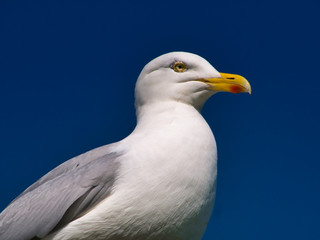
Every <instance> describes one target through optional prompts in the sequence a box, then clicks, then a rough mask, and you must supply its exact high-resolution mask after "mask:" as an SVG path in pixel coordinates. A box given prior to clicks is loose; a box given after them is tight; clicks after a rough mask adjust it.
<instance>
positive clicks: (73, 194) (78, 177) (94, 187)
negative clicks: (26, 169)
mask: <svg viewBox="0 0 320 240" xmlns="http://www.w3.org/2000/svg"><path fill="white" fill-rule="evenodd" d="M99 150H100V149H96V150H93V151H91V153H90V152H88V153H86V154H84V155H80V156H79V157H77V158H73V159H70V160H69V161H67V162H65V163H63V164H61V165H60V166H58V167H57V168H55V169H54V170H52V171H51V172H49V173H48V174H46V175H45V176H44V177H42V178H41V179H39V180H38V181H37V182H35V183H34V184H33V185H31V186H30V187H29V188H28V189H26V190H25V191H24V192H23V193H22V194H21V195H20V196H18V197H17V198H16V199H15V200H14V201H13V202H12V203H11V204H10V205H9V206H8V207H7V208H6V209H5V210H4V211H3V212H2V213H1V214H0V239H6V240H18V239H19V240H29V239H32V238H42V237H44V236H46V235H47V234H49V233H50V232H52V231H54V230H57V229H59V228H61V227H63V226H64V225H65V224H67V223H69V222H71V221H73V220H75V219H76V218H78V217H80V216H81V215H82V214H84V213H85V211H87V210H88V209H90V208H91V207H93V206H94V205H96V204H97V203H98V202H100V201H101V200H103V199H105V198H106V197H107V196H108V195H109V194H110V192H111V190H112V186H113V184H114V181H115V178H116V174H117V170H118V168H119V164H120V163H119V161H118V157H119V156H120V155H121V154H119V153H115V152H110V151H109V152H108V151H106V152H104V155H102V156H99V157H97V158H95V157H96V156H97V154H94V153H93V154H92V152H94V151H99ZM101 150H102V149H101ZM98 155H99V154H98Z"/></svg>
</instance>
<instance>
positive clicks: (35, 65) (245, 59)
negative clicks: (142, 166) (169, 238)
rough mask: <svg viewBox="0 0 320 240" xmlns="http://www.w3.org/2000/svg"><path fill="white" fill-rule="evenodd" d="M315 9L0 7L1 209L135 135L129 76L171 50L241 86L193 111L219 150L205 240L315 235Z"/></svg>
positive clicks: (252, 4)
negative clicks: (51, 175)
mask: <svg viewBox="0 0 320 240" xmlns="http://www.w3.org/2000/svg"><path fill="white" fill-rule="evenodd" d="M318 9H319V6H318V5H316V1H311V0H306V1H303V2H298V1H275V0H271V1H253V0H252V1H232V0H229V1H192V2H191V1H175V2H174V1H161V2H160V1H159V2H152V1H145V2H143V1H140V2H136V1H114V2H112V3H111V1H88V0H87V1H14V0H12V1H1V2H0V81H1V85H0V109H1V111H0V132H1V134H0V152H1V157H0V169H1V174H0V194H1V195H0V196H1V198H0V199H1V201H0V209H3V208H5V207H6V206H7V205H8V204H9V202H10V201H11V200H12V199H13V198H15V197H16V196H17V195H18V194H19V193H21V192H22V191H23V190H24V189H25V188H27V187H28V186H29V185H30V184H32V183H33V182H34V181H36V180H37V179H38V178H39V177H41V176H42V175H44V174H45V173H47V172H48V171H49V170H51V169H52V168H54V167H55V166H57V165H59V164H60V163H62V162H64V161H66V160H68V159H69V158H71V157H73V156H76V155H78V154H81V153H83V152H85V151H88V150H90V149H92V148H95V147H98V146H101V145H104V144H107V143H111V142H114V141H117V140H120V139H122V138H124V137H125V136H127V135H128V134H129V133H130V132H131V131H132V130H133V128H134V126H135V111H134V106H133V99H134V96H133V93H134V85H135V81H136V78H137V76H138V75H139V73H140V71H141V69H142V67H143V66H144V65H145V64H146V63H147V62H149V61H150V60H151V59H153V58H155V57H157V56H159V55H161V54H163V53H167V52H170V51H188V52H193V53H196V54H198V55H200V56H202V57H204V58H206V59H207V60H208V61H209V62H210V63H212V65H213V66H214V67H215V68H216V69H217V70H219V71H221V72H229V73H237V74H241V75H243V76H245V77H246V78H247V79H248V80H249V81H250V83H251V86H252V95H251V96H250V95H247V94H238V95H233V94H230V93H219V94H217V95H215V96H213V97H212V98H211V99H210V100H209V101H208V102H207V104H206V105H205V107H204V109H203V115H204V116H205V118H206V120H207V121H208V123H209V124H210V126H211V127H212V130H213V132H214V134H215V137H216V140H217V145H218V154H219V163H218V168H219V175H218V190H217V199H216V204H215V209H214V212H213V215H212V218H211V221H210V224H209V226H208V229H207V232H206V235H205V237H204V239H205V240H209V239H217V240H227V239H232V240H233V239H246V240H250V239H252V240H256V239H261V240H263V239H268V240H269V239H291V240H294V239H320V230H319V223H320V220H319V215H320V206H319V202H320V191H319V184H320V174H319V169H320V161H319V160H320V158H319V153H320V149H319V143H320V141H319V133H320V131H319V122H320V111H319V89H320V79H319V55H320V50H319V49H320V48H319V42H320V38H319V33H318V32H319V15H318Z"/></svg>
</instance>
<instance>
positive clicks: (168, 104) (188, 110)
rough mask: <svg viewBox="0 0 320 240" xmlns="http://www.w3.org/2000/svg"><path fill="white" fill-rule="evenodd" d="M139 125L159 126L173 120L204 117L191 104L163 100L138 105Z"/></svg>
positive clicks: (183, 120) (146, 126) (138, 126)
mask: <svg viewBox="0 0 320 240" xmlns="http://www.w3.org/2000/svg"><path fill="white" fill-rule="evenodd" d="M136 115H137V127H136V129H135V130H138V129H140V128H141V127H143V128H157V127H162V126H163V125H168V124H171V123H172V122H177V121H178V122H179V121H181V122H184V123H186V122H188V120H189V121H192V120H194V118H201V119H203V117H202V115H201V113H200V111H199V110H198V109H196V108H195V107H193V106H192V105H190V104H186V103H183V102H177V101H163V102H154V103H149V104H144V105H142V106H137V107H136Z"/></svg>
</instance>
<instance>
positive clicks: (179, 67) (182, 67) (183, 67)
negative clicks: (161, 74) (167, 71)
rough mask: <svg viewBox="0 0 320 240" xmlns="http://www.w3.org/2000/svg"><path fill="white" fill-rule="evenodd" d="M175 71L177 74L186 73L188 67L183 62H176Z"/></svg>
mask: <svg viewBox="0 0 320 240" xmlns="http://www.w3.org/2000/svg"><path fill="white" fill-rule="evenodd" d="M173 70H174V71H176V72H184V71H185V70H187V66H186V65H185V64H184V63H183V62H176V63H174V65H173Z"/></svg>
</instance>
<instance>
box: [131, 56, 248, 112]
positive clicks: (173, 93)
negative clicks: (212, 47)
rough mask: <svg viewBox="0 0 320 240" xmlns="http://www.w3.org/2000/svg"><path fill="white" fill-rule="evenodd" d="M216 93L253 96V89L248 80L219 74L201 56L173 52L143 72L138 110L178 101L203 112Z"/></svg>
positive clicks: (233, 75) (148, 65)
mask: <svg viewBox="0 0 320 240" xmlns="http://www.w3.org/2000/svg"><path fill="white" fill-rule="evenodd" d="M217 92H232V93H240V92H248V93H251V87H250V84H249V82H248V81H247V80H246V79H245V78H243V77H241V76H239V75H235V74H226V73H219V72H218V71H217V70H216V69H215V68H214V67H213V66H212V65H211V64H210V63H209V62H207V61H206V60H205V59H204V58H202V57H200V56H198V55H195V54H192V53H187V52H171V53H167V54H164V55H161V56H160V57H157V58H155V59H154V60H152V61H151V62H149V63H148V64H147V65H146V66H145V67H144V68H143V70H142V71H141V73H140V76H139V78H138V81H137V84H136V89H135V97H136V107H139V106H142V105H144V104H150V103H154V102H158V101H179V102H184V103H186V104H190V105H192V106H194V107H195V108H197V109H201V108H202V106H203V104H204V103H205V101H206V100H207V99H208V98H209V97H210V96H212V95H213V94H215V93H217Z"/></svg>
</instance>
